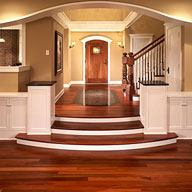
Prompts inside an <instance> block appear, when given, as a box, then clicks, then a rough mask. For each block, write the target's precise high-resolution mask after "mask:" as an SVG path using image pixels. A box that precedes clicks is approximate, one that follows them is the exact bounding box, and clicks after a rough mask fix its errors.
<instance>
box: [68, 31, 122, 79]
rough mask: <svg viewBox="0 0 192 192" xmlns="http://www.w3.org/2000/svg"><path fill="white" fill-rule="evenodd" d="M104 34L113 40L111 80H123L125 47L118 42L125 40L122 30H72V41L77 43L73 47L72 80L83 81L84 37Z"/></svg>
mask: <svg viewBox="0 0 192 192" xmlns="http://www.w3.org/2000/svg"><path fill="white" fill-rule="evenodd" d="M94 35H99V36H104V37H107V38H109V39H111V40H112V42H111V46H110V48H111V57H110V60H111V73H110V75H111V79H110V80H111V81H121V79H122V75H121V74H122V64H121V57H122V53H123V49H122V48H120V47H119V46H118V42H120V41H121V42H122V41H123V33H122V32H99V33H94V32H72V33H71V41H72V42H73V41H74V42H75V43H76V45H75V47H74V48H72V49H71V80H72V81H83V43H82V42H81V40H82V39H84V38H86V37H88V36H94Z"/></svg>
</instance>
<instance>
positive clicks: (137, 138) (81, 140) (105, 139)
mask: <svg viewBox="0 0 192 192" xmlns="http://www.w3.org/2000/svg"><path fill="white" fill-rule="evenodd" d="M16 138H17V139H22V140H28V141H35V142H44V143H54V144H66V145H127V144H137V143H147V142H156V141H163V140H167V139H174V138H177V135H176V134H175V133H168V134H166V135H144V134H130V135H122V136H72V135H61V134H52V135H27V134H25V133H20V134H18V135H17V136H16Z"/></svg>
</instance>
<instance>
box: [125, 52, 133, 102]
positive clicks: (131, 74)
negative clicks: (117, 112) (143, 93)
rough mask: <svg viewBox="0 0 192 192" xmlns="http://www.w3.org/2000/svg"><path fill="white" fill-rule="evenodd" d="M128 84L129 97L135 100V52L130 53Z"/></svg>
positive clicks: (130, 99)
mask: <svg viewBox="0 0 192 192" xmlns="http://www.w3.org/2000/svg"><path fill="white" fill-rule="evenodd" d="M128 56H129V57H128V59H127V64H128V86H127V92H128V98H129V101H132V100H133V95H134V94H135V88H134V81H133V65H134V56H133V53H131V52H130V53H128Z"/></svg>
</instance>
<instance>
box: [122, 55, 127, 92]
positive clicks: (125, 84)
mask: <svg viewBox="0 0 192 192" xmlns="http://www.w3.org/2000/svg"><path fill="white" fill-rule="evenodd" d="M122 64H123V79H122V86H123V92H126V90H127V84H128V79H127V53H123V57H122Z"/></svg>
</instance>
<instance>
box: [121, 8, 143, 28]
mask: <svg viewBox="0 0 192 192" xmlns="http://www.w3.org/2000/svg"><path fill="white" fill-rule="evenodd" d="M141 16H142V14H140V13H137V12H133V11H131V12H130V13H129V15H127V17H126V18H125V19H124V21H123V22H124V27H125V28H129V27H130V26H131V25H133V23H135V22H136V21H137V20H138V19H139V18H140V17H141Z"/></svg>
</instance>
